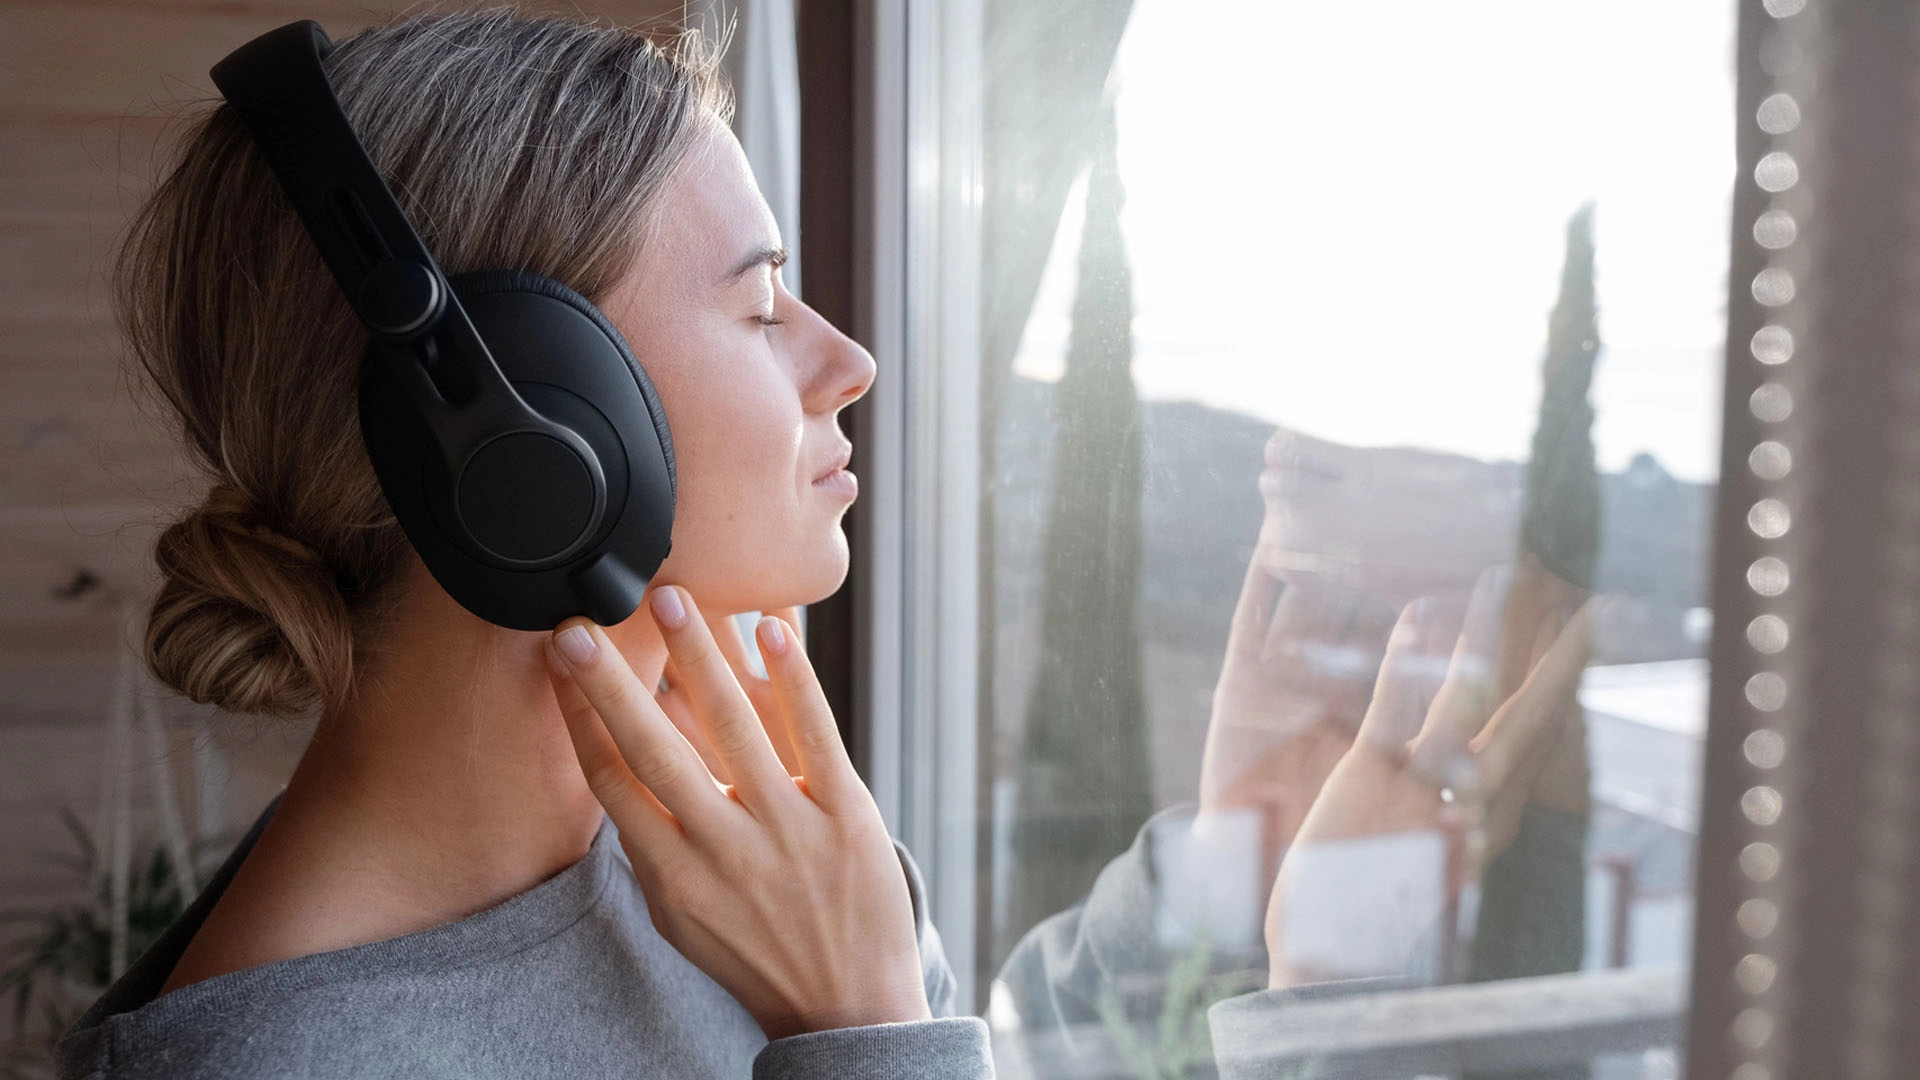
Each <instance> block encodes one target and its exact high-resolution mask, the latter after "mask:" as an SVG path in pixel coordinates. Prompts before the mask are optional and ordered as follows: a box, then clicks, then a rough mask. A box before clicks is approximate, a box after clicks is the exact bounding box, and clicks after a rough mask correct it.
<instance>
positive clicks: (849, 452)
mask: <svg viewBox="0 0 1920 1080" xmlns="http://www.w3.org/2000/svg"><path fill="white" fill-rule="evenodd" d="M851 461H853V444H852V443H846V444H845V445H843V446H841V447H840V452H839V453H838V454H835V455H834V458H833V461H832V462H830V463H829V464H828V465H827V467H826V468H824V469H822V470H820V471H819V472H818V473H815V474H814V477H813V482H814V483H816V484H817V483H819V482H820V481H822V480H825V479H827V478H828V477H830V476H832V475H833V474H834V473H837V472H839V471H841V470H842V469H845V468H846V467H847V465H848V463H850V462H851Z"/></svg>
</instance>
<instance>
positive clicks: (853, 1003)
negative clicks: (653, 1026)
mask: <svg viewBox="0 0 1920 1080" xmlns="http://www.w3.org/2000/svg"><path fill="white" fill-rule="evenodd" d="M647 607H648V610H649V611H650V612H651V613H652V615H653V618H654V620H655V622H657V623H658V624H659V626H660V629H661V632H662V634H663V635H664V636H665V638H666V642H667V652H668V655H669V657H670V658H671V663H672V665H673V667H674V669H675V670H676V671H677V672H678V673H679V678H678V679H677V680H676V681H677V689H678V690H679V691H680V692H682V693H683V694H684V698H685V702H686V704H687V706H688V707H689V708H690V710H691V712H692V713H693V715H694V716H696V717H697V718H698V720H699V726H700V730H701V732H702V733H703V734H704V736H705V739H706V743H707V745H708V746H709V747H710V748H711V752H712V754H713V755H714V756H715V758H716V759H717V760H718V762H719V763H720V764H721V765H722V766H723V767H724V768H725V770H726V774H727V778H728V780H729V781H730V783H727V784H722V783H721V782H719V781H718V780H716V779H715V778H714V776H713V774H712V773H711V772H710V771H709V770H708V768H707V766H706V765H705V763H704V762H703V761H702V759H701V756H700V754H699V752H698V751H696V750H695V748H694V747H693V746H692V745H691V744H690V743H689V742H688V741H687V739H686V738H685V737H684V736H683V735H682V734H681V733H680V732H679V731H678V730H676V728H675V726H674V724H673V722H672V721H671V720H670V719H669V717H668V716H667V714H666V713H665V712H664V711H662V709H661V707H660V706H659V704H658V703H656V702H655V700H654V694H653V692H652V691H651V690H650V689H649V688H648V687H646V686H645V685H643V684H642V683H641V681H640V679H639V678H638V677H637V676H635V675H634V673H633V669H632V668H631V667H629V666H628V665H627V663H626V660H625V659H624V658H623V657H622V656H621V654H620V653H619V651H618V650H617V649H615V648H614V646H613V643H612V642H611V641H610V640H609V639H608V638H607V635H606V633H605V632H604V631H603V630H601V628H600V627H598V626H595V625H593V624H592V623H590V622H588V621H586V620H584V619H578V618H575V619H568V620H567V621H565V622H563V623H561V624H560V626H559V627H558V628H556V630H555V632H554V637H553V640H552V641H551V642H550V643H549V662H550V664H551V665H552V666H553V668H554V694H555V697H556V698H557V700H558V701H559V703H560V710H561V714H562V715H563V716H564V717H565V719H566V724H567V732H568V734H569V735H570V736H571V737H572V739H573V748H574V753H575V754H576V755H577V757H578V759H579V763H580V768H581V771H582V772H583V773H584V774H585V776H586V779H587V783H588V785H589V786H590V787H591V788H592V789H593V793H594V796H595V797H596V798H598V799H599V800H600V803H601V805H602V806H604V807H605V808H606V810H607V813H608V814H609V815H610V816H611V817H612V818H613V820H614V824H615V825H617V826H618V827H619V830H620V845H621V847H622V848H623V849H624V850H625V851H626V853H627V858H628V859H629V860H630V861H631V862H632V864H633V868H634V874H635V876H636V877H637V878H638V879H639V882H640V887H641V891H642V892H643V893H644V894H645V896H646V899H647V907H648V910H649V913H650V914H651V915H652V918H653V924H654V926H655V927H656V928H657V929H658V930H659V931H660V934H661V936H662V937H664V938H665V939H666V940H667V941H668V942H669V943H670V944H672V945H673V946H674V947H675V948H676V949H679V950H680V952H681V953H682V954H683V955H685V956H686V957H687V958H688V959H689V960H691V961H693V963H694V964H695V965H696V966H698V967H699V968H700V969H701V970H702V971H705V972H706V973H707V974H708V975H709V976H710V977H712V978H713V980H714V981H715V982H717V983H719V984H720V985H721V986H722V987H724V988H725V989H726V990H727V992H728V993H730V994H732V995H733V996H734V998H735V999H736V1000H738V1001H739V1002H740V1003H741V1005H742V1006H744V1007H745V1008H746V1010H747V1012H748V1013H749V1014H750V1015H752V1016H753V1018H754V1019H755V1020H756V1021H758V1022H759V1024H760V1027H761V1029H762V1030H763V1031H764V1032H765V1033H766V1035H767V1038H769V1039H777V1038H781V1037H784V1036H788V1035H795V1034H799V1033H801V1032H806V1031H817V1030H823V1029H826V1028H837V1027H853V1026H859V1025H865V1024H878V1023H890V1022H897V1021H905V1020H923V1019H928V1018H929V1017H930V1016H931V1013H930V1011H929V1009H928V1007H927V998H926V990H925V985H924V983H923V981H922V975H921V966H920V953H919V945H918V942H917V941H916V940H915V936H914V926H913V910H912V903H911V899H910V897H909V895H908V892H907V881H906V875H905V873H904V872H903V871H902V869H901V866H900V861H899V856H898V855H897V854H896V853H895V851H894V847H893V842H892V840H891V839H890V838H889V837H888V835H887V830H886V826H885V823H883V822H882V821H881V820H880V812H879V808H878V807H877V806H875V804H874V801H873V797H872V795H870V794H869V793H868V791H867V789H866V786H865V785H864V784H862V783H861V782H860V777H859V775H858V774H857V773H855V772H854V769H853V765H852V763H851V762H850V761H849V760H848V758H847V752H846V748H845V746H844V745H843V744H842V743H841V741H840V732H839V729H838V727H837V726H836V725H835V724H834V719H833V714H832V713H831V712H830V711H829V710H828V708H827V703H826V699H825V697H824V696H823V695H822V693H821V690H820V684H819V682H818V681H817V680H816V679H815V677H814V674H813V668H812V666H811V665H810V664H809V663H808V662H807V659H806V656H805V654H804V653H803V652H802V650H801V647H800V643H799V642H798V641H797V640H796V638H795V636H794V632H793V628H792V627H791V625H789V624H788V623H786V622H784V621H783V620H781V619H779V618H777V617H774V616H768V617H766V618H763V619H762V620H761V622H760V626H759V630H758V634H759V641H760V652H761V655H762V656H763V657H764V658H765V660H766V665H767V674H768V680H767V681H768V684H769V689H770V691H771V693H770V698H771V702H772V704H773V705H774V707H775V708H776V710H777V712H778V714H779V720H778V725H777V726H778V727H780V728H781V729H783V730H784V731H785V733H786V735H787V738H788V741H789V743H790V745H791V752H792V754H793V757H794V761H795V764H797V765H798V767H799V769H800V773H799V775H797V776H795V775H790V774H789V773H788V771H787V769H786V767H784V766H783V765H782V764H781V761H780V758H779V756H778V755H777V754H776V753H775V750H774V746H773V744H772V742H771V741H770V740H769V739H768V736H767V730H766V727H772V726H775V725H774V724H773V723H772V722H769V723H767V725H766V727H763V723H762V717H761V716H760V715H759V713H758V712H756V710H755V708H754V706H753V703H752V702H751V701H750V700H749V699H748V696H747V694H746V693H745V692H743V691H742V689H741V687H740V683H739V682H738V681H737V680H736V679H735V677H734V674H733V672H732V671H731V670H729V664H728V661H727V658H726V656H725V655H723V653H722V650H721V648H720V646H719V644H718V643H716V641H715V640H714V635H713V633H712V631H711V630H710V628H709V627H708V624H707V623H706V622H705V621H704V620H703V619H702V618H701V617H700V613H699V611H698V609H697V608H695V607H694V604H693V600H692V598H691V597H690V596H688V595H687V593H686V591H685V590H683V589H679V588H675V587H673V586H668V585H660V586H656V587H655V588H654V589H652V590H651V591H650V593H649V595H648V604H647Z"/></svg>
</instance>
